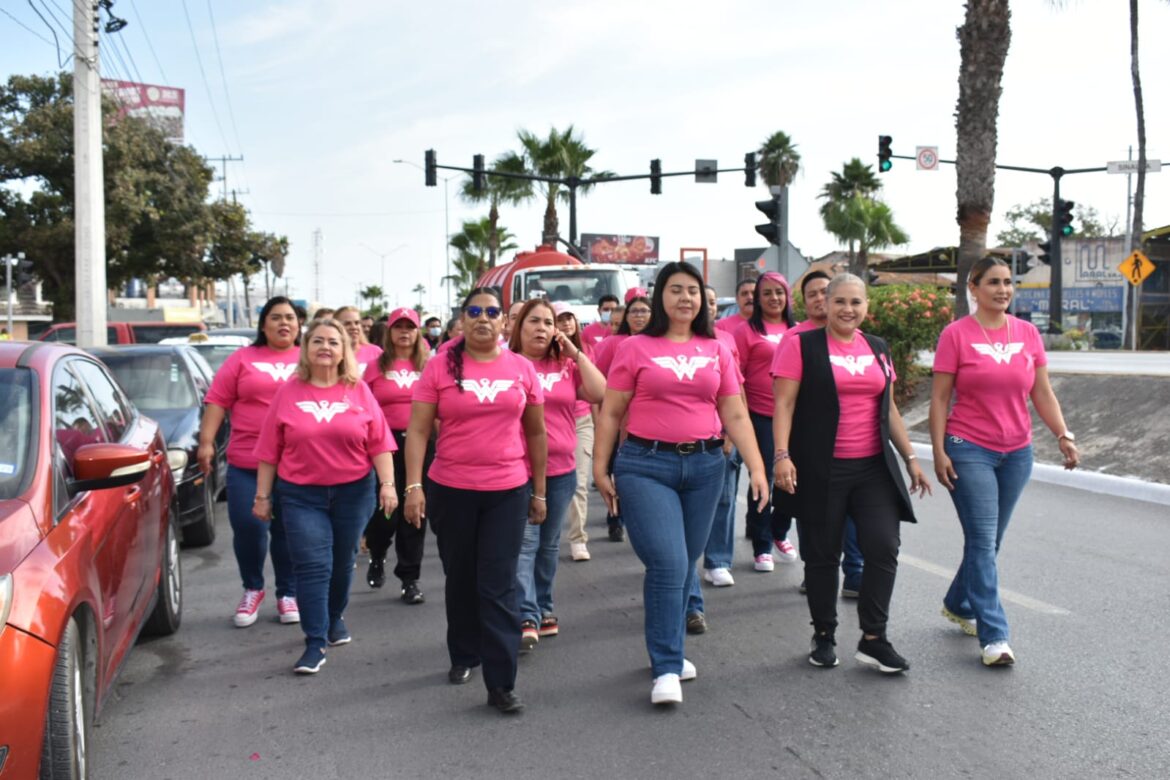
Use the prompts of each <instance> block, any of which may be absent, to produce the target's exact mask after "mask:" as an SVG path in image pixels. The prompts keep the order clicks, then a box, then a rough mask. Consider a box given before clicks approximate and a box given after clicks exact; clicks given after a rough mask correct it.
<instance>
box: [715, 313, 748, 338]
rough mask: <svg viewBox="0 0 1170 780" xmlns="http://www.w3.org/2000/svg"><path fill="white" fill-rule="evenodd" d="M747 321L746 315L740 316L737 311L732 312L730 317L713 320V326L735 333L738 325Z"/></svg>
mask: <svg viewBox="0 0 1170 780" xmlns="http://www.w3.org/2000/svg"><path fill="white" fill-rule="evenodd" d="M745 322H747V318H746V317H741V316H740V315H739V312H736V313H735V314H732V315H731V316H730V317H724V318H723V319H721V320H715V327H716V328H718V329H719V330H725V331H727V332H728V333H735V332H736V331H737V330H739V326H740V325H743V324H744V323H745Z"/></svg>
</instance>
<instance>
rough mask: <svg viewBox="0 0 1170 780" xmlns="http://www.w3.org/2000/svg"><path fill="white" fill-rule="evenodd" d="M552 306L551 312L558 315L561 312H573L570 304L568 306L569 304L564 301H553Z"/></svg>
mask: <svg viewBox="0 0 1170 780" xmlns="http://www.w3.org/2000/svg"><path fill="white" fill-rule="evenodd" d="M552 307H553V313H554V314H556V315H557V316H558V317H559V316H561V315H562V314H572V313H573V308H572V307H571V306H569V304H567V303H565V302H564V301H556V302H555V303H553V305H552Z"/></svg>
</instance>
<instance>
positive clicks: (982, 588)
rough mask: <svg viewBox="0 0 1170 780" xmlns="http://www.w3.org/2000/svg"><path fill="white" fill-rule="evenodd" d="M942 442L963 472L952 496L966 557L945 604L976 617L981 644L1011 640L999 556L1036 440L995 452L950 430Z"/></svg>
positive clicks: (958, 613) (957, 613)
mask: <svg viewBox="0 0 1170 780" xmlns="http://www.w3.org/2000/svg"><path fill="white" fill-rule="evenodd" d="M943 448H944V449H945V450H946V453H947V457H949V458H950V459H951V464H952V465H953V466H954V468H955V474H956V475H957V476H958V479H956V480H955V483H954V484H955V489H954V490H952V491H951V500H952V501H953V502H954V503H955V511H956V512H958V514H959V523H961V524H962V526H963V562H962V563H961V564H959V570H958V572H956V573H955V579H954V581H953V582H952V583H951V587H950V589H949V590H948V591H947V595H946V596H945V597H944V598H943V605H944V606H946V608H947V609H949V610H950V611H951V612H954V613H955V614H956V615H961V616H963V617H969V618H974V619H975V627H976V630H977V631H978V636H979V643H980V644H981V645H988V644H990V643H992V642H1006V641H1007V640H1008V622H1007V615H1006V614H1005V613H1004V610H1003V603H1002V602H1001V601H1000V599H999V570H998V568H997V567H996V560H995V559H996V557H997V556H998V555H999V546H1000V544H1002V543H1003V535H1004V533H1005V532H1006V531H1007V527H1008V523H1009V522H1010V521H1011V519H1012V510H1013V509H1015V506H1016V501H1018V500H1019V498H1020V494H1021V493H1023V492H1024V486H1025V485H1027V484H1028V479H1029V477H1031V475H1032V445H1030V444H1029V445H1027V446H1026V447H1023V448H1021V449H1018V450H1015V451H1013V452H996V451H994V450H989V449H987V448H985V447H980V446H979V445H978V444H972V443H971V442H969V441H966V440H964V439H960V438H958V437H956V436H950V435H947V436H946V438H945V439H944V440H943Z"/></svg>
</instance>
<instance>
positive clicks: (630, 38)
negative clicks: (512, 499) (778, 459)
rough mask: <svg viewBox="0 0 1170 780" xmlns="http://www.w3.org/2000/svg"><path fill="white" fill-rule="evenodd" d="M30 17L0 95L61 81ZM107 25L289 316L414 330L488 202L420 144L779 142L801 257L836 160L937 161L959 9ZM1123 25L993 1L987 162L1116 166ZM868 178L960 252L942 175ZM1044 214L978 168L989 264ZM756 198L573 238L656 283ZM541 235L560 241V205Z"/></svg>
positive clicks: (455, 160)
mask: <svg viewBox="0 0 1170 780" xmlns="http://www.w3.org/2000/svg"><path fill="white" fill-rule="evenodd" d="M1139 6H1140V14H1141V46H1142V49H1141V72H1142V78H1143V88H1144V93H1145V103H1146V105H1145V111H1146V132H1147V138H1148V156H1149V157H1150V158H1157V159H1165V160H1166V162H1167V167H1166V169H1164V170H1163V172H1162V173H1159V174H1152V175H1150V176H1148V177H1147V184H1146V187H1147V190H1146V203H1145V222H1146V226H1147V227H1153V226H1159V225H1165V224H1168V223H1170V102H1168V101H1166V100H1165V99H1164V98H1165V96H1166V95H1167V94H1168V93H1167V83H1166V82H1167V75H1168V74H1170V47H1165V46H1159V45H1158V44H1159V41H1160V40H1165V38H1166V37H1167V33H1170V3H1166V2H1161V1H1160V0H1140V2H1139ZM34 7H35V8H36V9H39V10H40V11H41V12H42V14H44V15H45V17H46V18H47V19H48V21H49V24H52V21H53V19H52V17H53V16H54V15H55V16H56V17H57V18H58V19H61V20H65V19H66V16H65V14H66V12H67V11H71V9H70V5H69V2H68V0H25V1H24V2H21V1H20V0H0V41H2V42H3V45H2V46H0V74H2V75H3V77H4V78H7V77H8V76H9V75H11V74H18V73H19V74H30V73H39V74H47V73H52V72H54V71H56V70H57V69H58V53H57V51H56V49H55V47H54V45H53V44H52V43H51V41H52V35H51V34H50V33H49V31H48V30H49V28H48V26H47V25H46V23H45V22H44V21H42V20H41V19H39V18H38V16H37V14H36V13H34ZM113 12H114V13H115V14H116V15H118V16H120V17H122V18H125V19H126V20H127V21H128V22H129V25H128V26H127V27H126V28H125V29H124V30H123V31H121V32H120V33H116V34H114V35H113V36H106V37H105V39H104V43H103V46H104V50H105V51H106V52H107V56H105V58H104V60H103V75H105V76H106V77H111V78H124V79H128V80H134V81H137V80H141V81H144V82H147V83H154V84H165V85H168V86H177V87H181V88H184V89H185V90H186V140H187V142H188V143H190V144H192V145H193V146H194V147H195V148H196V149H197V150H198V151H199V152H200V153H201V154H203V155H205V156H207V157H221V156H225V155H226V156H237V157H239V156H242V157H243V158H244V160H243V162H239V163H237V162H232V163H228V164H227V178H228V181H227V186H228V189H230V190H236V191H237V194H236V197H238V199H239V200H240V202H242V203H244V204H245V205H246V206H247V207H248V208H249V210H250V211H251V213H252V217H253V222H254V225H255V226H256V227H257V228H258V229H261V230H266V231H270V232H274V233H278V234H283V235H286V236H287V237H288V239H289V242H290V254H289V258H288V264H287V272H286V276H287V283H288V289H289V292H290V294H291V295H292V296H293V297H298V298H307V299H310V300H317V299H319V300H320V301H321V302H322V303H327V304H329V305H334V306H336V305H340V304H343V303H349V302H353V301H354V299H355V298H356V290H357V289H358V288H359V287H360V286H363V285H368V284H379V285H380V284H382V282H383V279H384V280H385V286H386V288H387V289H388V294H389V298H390V302H391V304H392V305H395V304H402V305H412V304H414V303H417V302H419V301H420V296H419V295H418V294H417V293H415V292H412V290H414V288H415V287H416V285H419V284H421V285H423V286H424V287H425V288H426V289H425V292H424V293H422V295H421V302H422V303H423V305H424V306H425V307H426V308H427V309H428V310H429V311H434V310H437V309H439V308H441V307H443V306H444V305H445V303H446V301H447V291H446V288H444V287H443V286H442V284H441V279H442V277H443V276H444V275H445V273H446V251H445V237H446V235H447V230H448V228H447V225H448V224H449V226H450V232H451V233H454V232H457V231H458V229H459V226H460V224H461V222H462V221H463V220H473V219H477V218H479V217H481V216H483V215H485V214H486V207H485V206H479V205H474V204H468V203H465V202H464V201H462V200H461V199H460V198H459V196H458V192H459V189H460V183H461V182H460V178H455V179H452V180H451V181H450V182H449V184H448V187H447V190H448V192H447V193H446V195H445V193H444V186H443V182H440V183H439V186H438V187H436V188H427V187H425V186H424V183H423V173H422V170H421V166H422V163H423V154H424V151H425V150H426V149H430V148H433V149H435V150H436V152H437V155H438V161H439V163H440V164H445V165H458V166H465V167H470V166H471V161H472V156H473V155H474V154H477V153H479V154H484V155H485V156H486V157H487V159H488V160H489V161H490V160H491V159H493V158H494V157H496V156H497V155H499V154H501V153H503V152H505V151H510V150H515V149H518V148H519V143H518V141H517V140H516V133H517V131H518V130H519V129H527V130H530V131H532V132H534V133H536V134H538V135H544V134H547V132H548V129H549V128H550V126H553V127H557V128H564V127H565V126H567V125H570V124H572V125H573V126H574V127H575V128H577V129H578V130H579V131H580V132H581V133H582V134H583V136H584V139H585V142H586V144H587V145H588V146H590V147H591V148H593V149H596V150H597V154H596V156H595V157H594V161H595V163H596V166H595V167H598V168H601V169H605V170H609V171H612V172H615V173H619V174H638V173H647V172H648V171H649V161H650V160H651V159H653V158H659V159H661V160H662V165H663V169H664V170H665V171H676V170H690V169H692V168H693V166H694V161H695V160H696V159H698V158H714V159H717V160H719V162H720V164H721V165H723V166H726V167H736V166H741V165H742V164H743V162H742V161H743V155H744V153H745V152H748V151H752V150H754V149H756V148H758V147H759V145H760V144H761V143H762V142H763V141H764V139H766V138H767V137H768V136H769V135H771V134H772V133H773V132H775V131H777V130H783V131H784V132H786V133H788V134H789V135H790V136H791V137H792V139H793V141H794V142H795V143H796V144H797V149H798V151H799V152H800V153H801V156H802V168H801V172H800V173H799V174H798V176H797V178H796V180H795V182H794V184H793V185H792V187H791V188H790V199H791V201H790V203H791V206H790V215H789V232H790V239H791V240H792V242H793V243H794V244H795V245H796V246H797V247H798V248H799V249H800V250H801V251H802V252H803V253H804V254H805V255H807V256H813V257H817V256H820V255H823V254H826V253H828V252H831V251H833V250H835V249H839V248H841V247H840V246H839V245H838V243H837V241H836V239H835V238H833V237H832V236H831V235H829V234H828V233H826V232H825V231H824V228H823V225H822V224H821V219H820V215H819V206H820V204H821V202H822V201H821V200H819V199H818V197H817V196H818V194H819V193H820V191H821V188H822V186H823V185H824V184H825V182H827V181H828V180H829V176H830V173H831V172H832V171H834V170H840V168H841V166H842V165H843V164H844V163H845V162H846V161H848V160H849V159H850V158H852V157H859V158H860V159H861V160H862V161H863V162H866V163H869V164H874V165H875V166H876V162H877V160H876V155H877V149H876V147H877V136H878V135H881V134H886V135H890V136H892V137H893V150H894V152H895V154H906V155H913V154H914V153H915V147H916V146H919V145H922V146H937V147H938V150H939V156H940V157H941V158H943V159H953V158H954V154H955V130H954V113H955V103H956V100H957V98H958V70H959V47H958V42H957V40H956V38H955V29H956V27H957V26H959V25H960V24H961V23H962V21H963V14H964V8H963V3H962V2H961V0H898V2H896V3H891V2H884V3H878V2H872V0H836V1H835V2H831V3H806V2H793V0H779V1H778V0H759V1H757V0H724V2H722V3H719V4H710V3H695V2H680V1H679V0H672V2H660V1H659V0H588V2H579V1H578V0H561V1H560V2H556V3H547V2H545V3H537V2H518V1H509V0H503V1H499V2H492V3H482V2H467V1H466V0H444V1H442V2H435V3H417V2H399V0H281V2H274V1H272V0H269V2H262V1H261V0H254V1H253V2H246V3H242V2H229V0H116V2H115V5H114V7H113ZM22 25H23V26H22ZM1128 25H1129V19H1128V4H1127V3H1125V2H1122V0H1065V2H1062V3H1061V2H1052V1H1051V0H1017V2H1015V3H1013V4H1012V41H1011V47H1010V50H1009V53H1008V59H1007V64H1006V68H1005V72H1004V78H1003V95H1002V98H1001V101H1000V115H999V145H998V154H997V156H998V161H999V162H1000V163H1002V164H1009V165H1022V166H1030V167H1038V168H1049V167H1052V166H1056V165H1059V166H1062V167H1064V168H1082V167H1096V166H1103V165H1104V164H1105V163H1106V162H1107V161H1111V160H1122V159H1125V158H1126V157H1127V150H1128V147H1130V146H1131V145H1136V139H1137V131H1136V119H1135V114H1134V107H1133V91H1132V84H1131V81H1130V71H1129V67H1130V59H1129V26H1128ZM26 27H27V28H30V29H26ZM30 30H31V31H30ZM57 34H58V37H59V38H60V39H62V40H65V39H66V36H65V34H64V33H63V31H62V30H60V29H58V30H57ZM111 37H116V38H118V39H119V40H117V41H111V40H109V38H111ZM63 49H64V51H63V54H64V55H68V53H69V50H70V49H69V44H68V42H67V41H66V43H65V44H64V46H63ZM118 55H120V56H118ZM1134 155H1135V156H1136V149H1135V151H1134ZM395 160H404V161H406V163H395V162H394V161H395ZM411 163H413V164H414V165H415V166H418V167H412V166H411V165H410V164H411ZM440 173H443V172H440ZM444 175H449V174H447V173H444ZM881 179H882V183H883V185H884V186H883V189H882V193H881V197H882V198H883V199H884V200H885V201H886V202H887V203H888V204H889V205H890V206H891V208H892V209H893V212H894V215H895V218H896V221H897V222H898V224H899V225H901V226H902V227H903V228H904V229H905V230H906V232H907V233H908V234H909V236H910V239H911V240H910V243H909V244H907V245H905V246H903V247H896V248H894V249H893V250H891V251H894V252H897V253H916V252H920V251H924V250H927V249H930V248H932V247H935V246H946V245H953V244H956V243H958V227H957V225H956V223H955V175H954V167H953V166H948V165H942V166H940V167H939V170H937V171H917V170H915V164H914V162H913V161H910V160H895V161H894V167H893V169H892V170H891V171H890V172H888V173H886V174H882V177H881ZM214 186H215V187H216V188H219V187H221V186H222V184H221V183H218V182H217V183H216V184H215V185H214ZM217 191H218V190H217ZM1051 193H1052V180H1051V178H1050V177H1048V176H1046V175H1038V174H1028V173H1019V172H1010V171H1001V172H1000V173H999V174H998V176H997V179H996V200H995V217H994V219H993V222H992V226H991V231H990V234H989V244H994V236H995V233H996V232H997V231H998V230H1000V229H1003V228H1004V227H1005V223H1004V221H1003V219H1002V214H1003V212H1004V211H1005V210H1007V209H1008V208H1010V207H1011V206H1012V205H1014V204H1020V203H1027V202H1031V201H1033V200H1037V199H1039V198H1042V197H1051ZM1062 195H1063V196H1064V197H1065V198H1067V199H1071V200H1074V201H1076V202H1077V203H1080V204H1085V205H1089V206H1093V207H1094V208H1096V209H1097V210H1098V211H1099V212H1100V214H1101V215H1102V216H1103V217H1104V218H1105V220H1106V221H1107V222H1108V221H1110V220H1116V221H1117V223H1118V224H1119V225H1120V224H1123V223H1124V220H1125V212H1126V177H1125V176H1119V175H1107V174H1105V173H1092V174H1080V175H1074V176H1067V177H1065V179H1064V180H1063V183H1062ZM767 197H769V196H768V193H767V190H766V187H764V186H763V184H762V183H761V184H760V185H759V186H757V187H756V188H755V189H748V188H746V187H745V186H744V182H743V175H742V174H724V175H721V176H720V177H719V181H718V183H716V184H698V183H695V182H694V181H693V179H691V178H690V177H678V178H668V179H665V180H664V182H663V194H662V195H657V196H655V195H651V194H650V192H649V183H648V182H647V181H645V180H641V181H634V182H624V183H612V184H606V185H601V186H599V187H596V188H595V189H594V190H593V191H592V192H591V193H589V194H588V195H586V196H583V197H581V198H580V199H579V203H578V218H579V228H580V230H581V231H582V232H594V233H614V234H637V235H653V236H659V237H660V253H661V257H662V258H663V259H667V260H670V259H677V257H678V253H679V248H680V247H705V248H707V250H708V253H709V256H710V257H712V258H721V257H727V258H730V257H732V256H733V254H734V250H735V249H736V248H737V247H753V246H756V247H758V246H761V245H762V244H763V240H762V239H761V238H760V237H759V236H758V235H757V234H756V233H755V231H754V229H753V226H754V225H756V224H758V223H760V222H763V221H764V217H763V215H762V214H760V213H759V212H758V211H756V209H755V207H754V205H753V203H754V201H756V200H762V199H765V198H767ZM542 215H543V205H542V204H541V203H539V202H533V203H532V204H531V205H526V206H521V207H508V208H506V209H503V210H502V211H501V224H503V225H504V226H506V227H507V228H508V229H509V230H510V231H511V232H512V233H514V234H515V236H516V239H517V243H518V244H519V245H520V246H521V247H525V248H531V247H533V246H535V244H536V243H537V242H538V240H539V237H540V230H541V224H542ZM448 220H449V221H448ZM561 220H562V233H563V234H565V235H567V232H568V213H567V207H565V208H563V209H562V211H561ZM315 230H320V231H321V235H322V238H323V247H324V252H323V261H322V263H321V264H320V274H319V278H318V276H317V275H315V273H314V252H313V234H314V231H315ZM279 289H280V290H281V291H282V292H283V289H284V281H283V280H282V282H281V283H280V286H279ZM318 291H319V294H318Z"/></svg>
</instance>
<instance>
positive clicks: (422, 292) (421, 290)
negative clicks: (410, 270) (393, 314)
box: [410, 283, 427, 314]
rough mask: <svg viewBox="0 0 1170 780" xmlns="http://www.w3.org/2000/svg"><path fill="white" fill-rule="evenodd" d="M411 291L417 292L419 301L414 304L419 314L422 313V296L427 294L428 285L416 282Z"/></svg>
mask: <svg viewBox="0 0 1170 780" xmlns="http://www.w3.org/2000/svg"><path fill="white" fill-rule="evenodd" d="M410 291H411V292H412V293H415V294H416V295H418V303H416V304H415V305H414V310H415V311H417V312H418V313H419V314H422V312H423V302H422V297H423V295H425V294H426V291H427V288H426V285H424V284H422V283H419V284H416V285H415V286H414V287H413V288H411V290H410Z"/></svg>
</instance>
